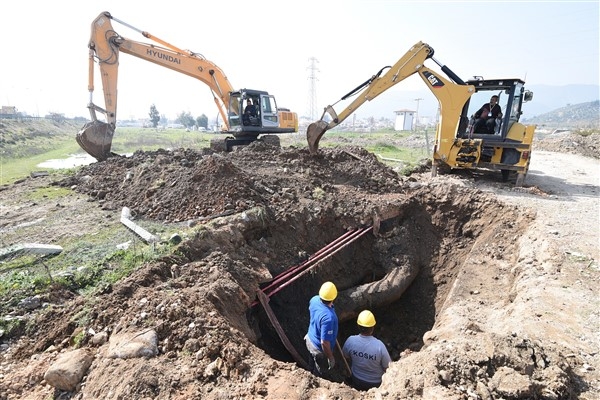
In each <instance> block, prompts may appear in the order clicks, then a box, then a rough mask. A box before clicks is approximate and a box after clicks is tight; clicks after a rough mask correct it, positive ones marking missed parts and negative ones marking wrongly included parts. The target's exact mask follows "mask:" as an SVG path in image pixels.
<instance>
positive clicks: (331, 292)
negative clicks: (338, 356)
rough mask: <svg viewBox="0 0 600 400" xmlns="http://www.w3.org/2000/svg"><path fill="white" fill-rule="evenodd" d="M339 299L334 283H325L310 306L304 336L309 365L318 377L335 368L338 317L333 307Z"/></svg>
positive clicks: (312, 299) (311, 300)
mask: <svg viewBox="0 0 600 400" xmlns="http://www.w3.org/2000/svg"><path fill="white" fill-rule="evenodd" d="M336 297H337V288H336V287H335V285H334V284H333V283H332V282H325V283H324V284H322V285H321V289H319V294H318V295H315V296H313V297H312V298H311V299H310V302H309V304H308V311H309V313H310V324H309V325H308V333H307V334H306V335H305V336H304V340H305V342H306V348H307V349H308V352H309V353H310V358H309V360H308V364H309V367H310V370H311V372H312V373H313V374H314V375H316V376H323V375H324V372H325V371H329V370H331V369H333V367H335V357H334V355H333V349H334V348H335V345H336V340H337V334H338V317H337V314H336V313H335V309H334V307H333V301H334V300H335V298H336Z"/></svg>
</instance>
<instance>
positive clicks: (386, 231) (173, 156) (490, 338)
mask: <svg viewBox="0 0 600 400" xmlns="http://www.w3.org/2000/svg"><path fill="white" fill-rule="evenodd" d="M550 139H552V140H550ZM573 140H574V139H573V137H571V136H568V135H563V136H562V139H561V138H557V137H551V138H548V140H547V141H546V140H544V141H538V143H537V145H536V147H535V149H534V152H533V156H532V161H531V166H530V170H529V173H528V175H527V178H526V181H525V185H524V186H523V187H514V177H513V179H512V181H509V182H502V181H501V177H500V176H499V174H498V175H496V174H494V173H480V172H477V173H473V172H455V173H451V174H444V175H439V176H437V177H435V178H432V177H431V176H430V172H429V171H423V172H422V173H414V174H412V175H411V176H408V177H405V176H401V175H399V174H398V173H396V172H395V171H394V170H392V169H391V168H389V167H386V166H385V165H383V164H382V163H381V162H379V161H378V160H377V158H376V157H375V155H373V154H371V153H369V152H367V151H365V150H364V149H363V148H361V147H358V146H348V147H338V148H333V149H328V148H324V149H322V150H320V153H319V155H317V156H311V155H310V154H309V153H308V151H307V149H305V148H302V149H297V148H290V147H284V148H276V147H272V146H269V145H267V144H264V143H260V142H255V143H253V144H251V145H250V146H247V147H244V148H240V149H236V151H233V152H231V153H213V152H211V151H210V150H205V151H192V150H183V149H180V150H174V151H157V152H138V153H135V154H134V155H133V156H131V157H114V158H111V159H109V160H107V161H105V162H101V163H94V164H91V165H89V166H87V167H83V168H81V169H80V170H79V171H78V172H77V173H76V174H75V175H73V176H69V177H64V178H61V179H56V178H50V177H46V176H41V177H37V178H28V179H26V180H24V181H21V182H17V183H15V184H13V185H10V186H7V187H4V188H3V190H2V191H0V194H1V196H2V201H1V203H0V207H1V208H0V212H1V215H2V221H1V222H0V229H1V230H2V235H3V239H2V240H3V243H8V244H11V243H16V242H24V241H26V242H34V243H35V242H41V243H48V244H62V243H65V242H68V240H70V239H72V238H73V237H78V236H81V235H85V234H92V233H94V232H95V230H97V229H98V226H100V225H102V226H106V225H110V226H114V229H115V236H118V233H117V232H118V231H119V230H122V229H123V227H122V225H121V224H120V222H119V214H120V212H121V209H122V208H123V207H128V208H130V209H131V211H132V214H133V218H134V219H135V221H137V222H138V223H140V224H142V225H143V224H144V222H152V223H160V224H163V225H165V226H169V227H171V228H173V227H175V228H177V229H178V230H179V232H180V236H181V238H182V239H183V240H182V241H181V243H179V244H177V251H176V252H175V253H174V255H170V256H168V257H164V258H163V259H160V260H159V261H157V262H152V263H148V264H146V265H144V266H143V267H142V268H140V269H139V270H136V271H135V272H134V273H132V274H131V275H130V276H129V277H127V278H126V279H123V280H122V281H120V282H118V283H116V284H114V285H112V286H111V287H108V288H103V290H99V291H98V292H97V293H95V294H94V295H93V296H90V295H89V294H87V295H83V294H78V293H72V292H68V291H65V290H61V291H57V292H56V293H50V294H48V295H44V297H43V299H42V300H43V303H44V306H43V307H40V308H37V309H33V310H31V309H26V308H23V307H17V306H15V307H14V310H13V311H12V312H11V317H13V318H15V317H19V318H25V319H26V320H27V321H28V330H27V332H28V333H27V335H25V334H23V335H15V336H14V337H0V340H2V343H1V347H0V399H2V400H5V399H32V400H33V399H36V400H37V399H40V400H41V399H48V398H57V399H58V398H60V399H69V398H71V399H388V398H389V399H421V398H422V399H588V400H591V399H598V398H600V354H599V351H600V337H599V332H600V311H599V310H600V296H599V288H600V269H599V268H600V267H599V264H598V260H599V258H600V254H599V253H600V250H599V249H600V246H599V244H600V234H599V230H600V202H599V195H600V152H599V151H598V149H600V146H598V135H592V136H591V137H588V138H587V139H585V143H584V144H583V145H580V144H577V145H573V144H572V143H573ZM567 147H568V150H566V149H567ZM582 148H584V149H585V151H581V150H579V151H578V150H577V149H582ZM574 149H575V150H574ZM594 149H595V150H594ZM582 154H583V155H582ZM50 185H53V186H55V187H57V188H58V187H65V188H67V187H68V188H73V189H74V190H75V194H74V195H73V196H69V197H68V198H65V199H62V200H61V201H60V203H57V202H56V201H52V200H49V201H42V200H36V201H31V200H26V199H29V197H27V194H28V193H31V192H32V191H35V190H36V189H37V188H40V187H47V186H50ZM351 232H363V234H361V236H356V237H355V238H354V239H353V240H352V241H350V242H348V243H347V244H346V245H345V246H343V247H341V248H339V250H337V251H335V252H331V251H330V252H329V253H328V256H327V257H322V258H319V254H322V253H321V252H322V251H323V249H327V246H328V245H330V244H335V243H339V242H338V238H340V237H342V236H344V235H345V234H348V233H351ZM169 239H172V238H161V243H160V244H158V245H164V243H165V242H168V241H169ZM315 260H319V261H318V262H316V261H315ZM311 262H312V264H310V263H311ZM309 264H310V268H309V269H305V270H303V271H306V272H305V273H302V274H300V275H298V276H297V277H294V279H293V281H292V279H290V278H288V279H287V280H283V281H281V282H284V283H286V285H284V286H282V283H280V284H279V285H276V288H277V291H268V290H267V288H269V287H270V286H269V282H272V281H273V279H274V278H276V277H278V276H281V275H280V274H282V273H284V272H285V271H290V268H293V267H296V268H297V269H296V270H300V267H302V266H306V265H309ZM308 272H310V273H308ZM326 280H331V281H333V282H335V283H336V285H337V286H338V289H339V291H340V295H339V298H338V299H337V300H336V310H337V312H338V315H339V316H340V321H341V322H340V335H339V342H340V344H343V341H344V340H345V339H346V338H347V337H348V336H349V335H352V334H355V333H356V329H355V327H356V325H355V323H354V320H355V316H356V314H357V312H358V311H360V310H361V309H363V308H370V309H371V310H373V312H374V314H375V316H376V319H377V325H376V329H375V336H377V337H378V338H380V339H381V340H382V341H384V343H385V344H386V346H387V347H388V350H389V352H390V355H391V356H392V360H393V362H392V364H391V365H390V368H389V369H388V371H387V372H386V374H385V375H384V376H383V383H382V385H381V387H379V388H376V389H371V390H370V391H368V392H359V391H356V390H354V389H352V388H351V387H350V386H348V385H347V384H346V383H345V382H346V379H347V373H346V370H345V366H344V363H343V361H342V359H341V357H340V356H339V354H337V357H338V360H337V361H338V362H337V365H336V368H335V369H334V370H333V371H332V373H331V375H330V376H329V377H328V379H322V378H317V377H315V376H313V375H312V374H311V373H309V372H308V371H306V370H305V369H303V368H302V359H307V352H306V349H305V348H304V345H303V341H302V337H303V335H304V334H305V332H306V327H307V324H308V310H307V307H308V300H309V299H310V297H311V296H312V295H314V294H315V293H316V292H317V291H318V288H319V286H320V284H321V283H322V282H323V281H326ZM287 282H289V283H287ZM260 288H262V289H263V292H264V293H266V294H267V295H268V297H269V299H270V302H269V306H270V308H271V309H272V311H273V313H274V314H275V315H276V317H277V320H278V322H279V323H280V325H281V327H282V330H283V331H284V332H285V334H286V337H287V338H288V339H289V341H290V343H291V345H292V346H293V347H294V349H295V350H296V351H297V352H298V353H299V356H300V358H301V360H300V361H298V360H295V358H294V355H293V354H291V353H290V352H289V351H288V350H286V347H285V346H284V345H283V343H282V340H281V339H280V338H279V336H278V333H277V331H276V330H275V329H274V328H273V325H272V324H271V322H270V320H269V318H268V316H267V313H266V312H265V310H264V308H263V306H261V304H260V302H258V301H257V291H258V290H259V289H260ZM374 288H377V290H375V289H374ZM82 313H85V315H86V319H85V323H84V324H83V326H82V323H81V322H79V323H78V322H77V321H81V318H79V319H78V317H79V316H81V315H82ZM148 333H151V335H150V336H151V339H150V340H149V341H150V342H154V341H155V346H156V350H155V351H151V352H149V353H144V354H141V355H142V356H136V357H121V356H119V355H115V351H114V350H115V346H118V343H119V342H118V340H119V338H123V337H126V338H127V337H128V338H135V337H138V336H144V337H145V336H146V335H147V334H148ZM152 335H154V336H152ZM130 340H131V341H133V339H130ZM77 348H78V349H83V350H84V351H85V352H86V354H87V355H89V356H90V358H89V363H87V364H86V366H87V365H89V367H86V368H81V371H83V372H82V376H81V377H80V379H78V384H77V386H76V387H75V388H74V389H73V390H70V391H68V390H61V389H59V388H56V387H54V386H52V385H50V384H49V383H48V379H47V378H49V377H48V376H45V374H46V373H47V371H49V369H50V368H52V367H56V363H57V360H59V359H60V358H61V356H63V355H65V354H74V353H72V352H73V351H74V350H75V349H77ZM65 374H66V372H65Z"/></svg>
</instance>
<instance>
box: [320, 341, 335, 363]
mask: <svg viewBox="0 0 600 400" xmlns="http://www.w3.org/2000/svg"><path fill="white" fill-rule="evenodd" d="M321 347H322V348H323V353H325V355H326V356H327V359H328V360H329V368H333V366H334V365H335V357H334V356H333V348H332V346H331V343H330V342H329V340H321Z"/></svg>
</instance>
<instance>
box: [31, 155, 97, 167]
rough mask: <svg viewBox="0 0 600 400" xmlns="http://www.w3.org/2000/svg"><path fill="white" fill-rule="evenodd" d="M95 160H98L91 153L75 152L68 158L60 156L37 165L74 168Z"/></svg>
mask: <svg viewBox="0 0 600 400" xmlns="http://www.w3.org/2000/svg"><path fill="white" fill-rule="evenodd" d="M93 162H96V159H95V158H94V157H92V156H90V155H89V154H73V155H71V156H69V157H68V158H60V159H53V160H47V161H44V162H42V163H39V164H38V165H37V167H39V168H51V169H65V168H73V167H80V166H82V165H89V164H91V163H93Z"/></svg>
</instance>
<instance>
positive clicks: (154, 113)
mask: <svg viewBox="0 0 600 400" xmlns="http://www.w3.org/2000/svg"><path fill="white" fill-rule="evenodd" d="M148 116H149V117H150V123H151V124H152V127H153V128H154V129H156V127H157V126H158V121H160V114H159V113H158V110H157V109H156V106H155V105H154V104H152V105H151V106H150V113H148Z"/></svg>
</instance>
